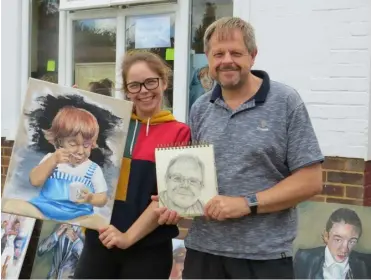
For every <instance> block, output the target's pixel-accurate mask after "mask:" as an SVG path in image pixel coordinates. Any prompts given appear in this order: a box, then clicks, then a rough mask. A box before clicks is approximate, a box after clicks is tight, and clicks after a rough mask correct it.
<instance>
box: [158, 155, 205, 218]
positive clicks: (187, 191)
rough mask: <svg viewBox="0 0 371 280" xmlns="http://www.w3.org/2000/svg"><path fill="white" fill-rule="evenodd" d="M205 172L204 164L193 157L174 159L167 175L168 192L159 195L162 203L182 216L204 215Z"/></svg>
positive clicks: (170, 163) (182, 156) (186, 156)
mask: <svg viewBox="0 0 371 280" xmlns="http://www.w3.org/2000/svg"><path fill="white" fill-rule="evenodd" d="M204 170H205V168H204V164H203V162H202V161H201V160H200V159H199V158H197V157H195V156H193V155H180V156H178V157H175V158H173V159H172V160H171V161H170V162H169V165H168V167H167V170H166V174H165V182H166V190H165V191H163V192H160V193H159V199H160V202H161V203H162V204H163V205H164V206H166V207H167V208H169V209H172V210H174V211H177V212H178V214H179V215H181V216H200V215H203V208H204V205H203V203H202V202H201V200H200V196H201V190H202V189H203V187H204V172H205V171H204Z"/></svg>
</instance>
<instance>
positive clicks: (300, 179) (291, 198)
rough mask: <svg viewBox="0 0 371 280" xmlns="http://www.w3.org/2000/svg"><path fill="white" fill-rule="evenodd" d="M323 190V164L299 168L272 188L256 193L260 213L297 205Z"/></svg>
mask: <svg viewBox="0 0 371 280" xmlns="http://www.w3.org/2000/svg"><path fill="white" fill-rule="evenodd" d="M321 191H322V168H321V164H315V165H312V166H308V167H305V168H302V169H301V170H298V171H297V172H295V173H294V174H292V175H291V176H289V177H287V178H286V179H284V180H282V181H281V182H280V183H278V184H277V185H275V186H273V187H272V188H270V189H267V190H265V191H262V192H259V193H257V194H256V196H257V199H258V202H259V206H258V213H260V214H262V213H271V212H277V211H281V210H285V209H288V208H291V207H294V206H296V205H297V204H298V203H300V202H302V201H304V200H307V199H309V198H311V197H313V196H314V195H316V194H319V193H321Z"/></svg>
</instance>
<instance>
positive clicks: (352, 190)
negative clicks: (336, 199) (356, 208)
mask: <svg viewBox="0 0 371 280" xmlns="http://www.w3.org/2000/svg"><path fill="white" fill-rule="evenodd" d="M363 193H364V188H363V187H351V186H347V187H346V188H345V196H346V197H348V198H356V199H362V198H363Z"/></svg>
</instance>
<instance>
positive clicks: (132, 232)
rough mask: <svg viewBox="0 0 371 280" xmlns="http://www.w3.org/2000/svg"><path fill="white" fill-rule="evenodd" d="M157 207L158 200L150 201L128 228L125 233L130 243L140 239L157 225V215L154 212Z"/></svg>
mask: <svg viewBox="0 0 371 280" xmlns="http://www.w3.org/2000/svg"><path fill="white" fill-rule="evenodd" d="M157 207H158V202H155V201H152V202H151V204H150V205H148V207H147V209H146V210H144V212H143V213H142V215H140V217H139V218H138V219H137V220H136V221H135V223H134V224H133V225H132V226H131V227H130V228H129V229H128V231H127V232H126V233H127V235H128V237H129V239H130V244H131V245H133V244H135V243H136V242H138V241H139V240H141V239H142V238H143V237H145V236H146V235H148V234H149V233H151V232H152V231H154V230H155V229H156V228H157V227H158V226H159V224H158V215H157V214H156V212H155V209H156V208H157Z"/></svg>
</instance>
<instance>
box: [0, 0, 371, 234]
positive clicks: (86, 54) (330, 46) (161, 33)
mask: <svg viewBox="0 0 371 280" xmlns="http://www.w3.org/2000/svg"><path fill="white" fill-rule="evenodd" d="M370 14H371V1H369V0H356V1H345V0H344V1H343V0H326V1H323V0H312V1H294V0H280V1H277V0H264V1H261V0H208V1H207V0H177V1H176V0H168V1H159V0H142V1H138V0H137V1H136V0H74V1H71V0H60V1H59V0H13V1H4V2H3V3H2V15H1V16H2V17H3V18H4V22H7V24H9V25H11V26H13V27H14V32H9V33H3V35H2V36H3V37H2V39H3V40H2V42H3V43H2V48H3V56H2V59H3V61H2V63H3V65H6V67H4V68H3V69H4V70H3V71H2V81H3V83H2V108H1V109H2V113H1V114H2V115H1V122H2V126H1V127H2V130H1V136H2V143H1V158H2V184H3V183H4V181H5V178H6V173H7V166H8V164H9V160H10V156H11V151H12V143H13V141H14V139H15V135H16V129H17V126H18V118H19V115H20V113H21V111H22V101H23V96H24V93H25V91H26V88H27V81H28V78H29V77H33V78H37V79H43V80H48V81H51V82H55V83H59V84H62V85H67V86H72V85H74V84H77V85H78V86H79V87H81V88H83V89H85V88H86V87H87V85H88V83H89V82H92V81H98V80H101V79H104V78H108V79H110V80H112V81H113V83H114V87H113V89H112V95H113V96H114V97H115V98H123V93H122V91H121V86H122V80H121V75H120V64H121V63H120V62H121V60H122V56H123V54H124V53H125V51H127V50H130V49H138V48H145V49H150V50H152V51H154V52H157V53H158V54H160V55H161V56H162V57H163V58H164V59H166V61H167V62H168V64H169V65H170V66H171V67H172V69H173V71H174V75H173V83H172V87H171V88H170V89H169V91H168V92H167V93H166V101H167V102H166V106H167V107H168V108H169V109H171V110H172V111H173V113H174V115H175V117H176V118H177V119H178V120H180V121H183V122H187V118H188V112H189V108H190V107H191V105H192V103H193V102H194V100H196V99H197V97H199V96H200V95H201V94H202V93H203V92H204V91H205V90H206V89H207V88H208V87H210V86H211V85H212V83H213V81H211V80H210V78H209V77H208V76H207V71H205V69H207V68H205V67H207V61H206V58H205V55H204V54H203V50H202V36H203V33H204V31H205V29H206V28H207V26H208V25H209V24H210V23H211V22H213V21H214V20H215V19H218V18H220V17H223V16H232V15H233V16H239V17H242V18H243V19H245V20H247V21H249V22H250V23H251V24H252V25H253V26H254V28H255V32H256V37H257V38H256V39H257V44H258V56H257V59H256V64H255V66H254V68H256V69H264V70H266V71H267V72H268V73H269V75H270V77H271V79H274V80H277V81H281V82H284V83H286V84H288V85H290V86H293V87H294V88H296V89H297V90H298V92H299V93H300V95H301V97H302V98H303V100H304V101H305V103H306V105H307V107H308V110H309V114H310V116H311V119H312V122H313V125H314V128H315V131H316V133H317V136H318V138H319V142H320V146H321V149H322V151H323V153H324V154H325V156H326V161H325V163H324V165H323V167H324V171H323V182H324V190H323V194H321V195H319V196H317V197H315V198H313V199H314V200H317V201H323V202H329V203H344V204H352V205H364V206H371V93H370V91H371V22H370V21H371V17H370ZM5 68H6V69H5ZM189 222H190V221H189V220H184V221H182V224H181V225H180V226H181V227H182V228H183V230H182V235H184V234H185V233H186V228H187V227H188V226H189Z"/></svg>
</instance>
